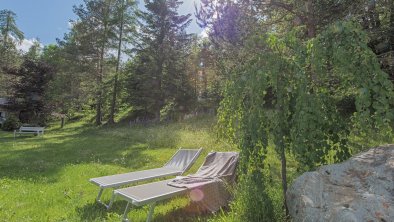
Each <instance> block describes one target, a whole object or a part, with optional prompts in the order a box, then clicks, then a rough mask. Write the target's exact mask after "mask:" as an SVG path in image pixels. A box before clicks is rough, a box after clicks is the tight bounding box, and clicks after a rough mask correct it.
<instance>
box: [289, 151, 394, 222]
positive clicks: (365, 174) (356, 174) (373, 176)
mask: <svg viewBox="0 0 394 222" xmlns="http://www.w3.org/2000/svg"><path fill="white" fill-rule="evenodd" d="M286 199H287V205H288V208H289V212H290V215H291V216H292V218H293V220H294V221H305V222H306V221H312V222H316V221H335V222H353V221H366V222H369V221H380V222H389V221H394V145H387V146H381V147H376V148H373V149H371V150H369V151H367V152H364V153H361V154H359V155H356V156H354V157H352V158H350V159H349V160H347V161H345V162H343V163H340V164H333V165H328V166H323V167H320V168H319V169H318V170H317V171H314V172H307V173H304V174H303V175H301V176H300V177H298V178H297V179H296V180H295V181H294V183H293V184H292V186H291V187H290V189H288V191H287V194H286Z"/></svg>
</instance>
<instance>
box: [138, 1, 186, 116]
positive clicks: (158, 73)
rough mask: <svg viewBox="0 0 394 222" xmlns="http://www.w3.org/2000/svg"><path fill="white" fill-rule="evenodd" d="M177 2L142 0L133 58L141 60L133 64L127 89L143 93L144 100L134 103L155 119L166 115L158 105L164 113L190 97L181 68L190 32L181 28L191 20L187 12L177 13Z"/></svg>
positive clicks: (183, 105) (183, 104)
mask: <svg viewBox="0 0 394 222" xmlns="http://www.w3.org/2000/svg"><path fill="white" fill-rule="evenodd" d="M181 4H182V2H180V1H178V0H146V1H145V7H146V9H147V12H143V13H142V16H141V18H142V22H141V23H142V24H144V26H142V27H141V34H140V36H141V38H140V39H139V43H138V48H137V59H136V60H135V62H141V63H140V64H135V65H134V68H135V71H134V73H133V78H135V79H134V80H131V81H132V82H133V84H132V85H134V86H132V88H131V90H135V89H138V90H139V91H140V92H135V91H131V94H143V95H141V96H143V98H144V99H143V100H138V102H141V103H135V104H134V105H135V106H137V107H138V106H139V107H144V109H146V110H145V111H147V112H148V113H150V114H152V115H153V116H154V117H155V119H156V120H160V118H161V117H163V115H166V114H165V113H162V114H161V113H160V111H161V110H162V108H164V107H166V109H163V111H165V112H168V111H170V110H171V111H173V110H174V109H178V110H181V109H182V107H185V101H186V100H187V99H186V98H189V97H190V94H189V92H191V90H188V89H187V88H188V87H189V84H188V81H187V78H186V75H187V74H186V71H185V67H186V64H185V61H186V59H185V57H186V55H187V54H188V52H189V46H190V35H188V34H186V31H185V29H186V28H187V26H188V25H189V24H190V22H191V20H190V14H188V15H178V12H177V9H178V7H179V5H181ZM142 70H144V71H142ZM141 71H142V72H141ZM133 97H134V96H133ZM134 98H135V97H134ZM134 102H137V101H136V100H135V101H134ZM171 111H170V112H171Z"/></svg>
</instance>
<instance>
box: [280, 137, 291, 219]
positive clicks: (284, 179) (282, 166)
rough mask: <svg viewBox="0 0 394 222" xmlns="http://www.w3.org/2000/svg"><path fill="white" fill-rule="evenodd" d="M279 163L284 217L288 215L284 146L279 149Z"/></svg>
mask: <svg viewBox="0 0 394 222" xmlns="http://www.w3.org/2000/svg"><path fill="white" fill-rule="evenodd" d="M280 151H281V153H280V161H281V172H282V173H281V174H282V189H283V197H284V200H283V201H284V207H285V210H286V215H289V209H288V207H287V201H286V192H287V172H286V150H285V146H284V144H282V147H281V148H280Z"/></svg>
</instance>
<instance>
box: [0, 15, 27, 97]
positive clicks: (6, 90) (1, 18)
mask: <svg viewBox="0 0 394 222" xmlns="http://www.w3.org/2000/svg"><path fill="white" fill-rule="evenodd" d="M23 38H24V36H23V32H22V31H21V30H20V29H19V28H18V27H17V25H16V14H15V13H14V12H12V11H10V10H0V96H1V95H2V96H9V95H10V94H11V89H10V85H11V84H10V83H12V82H13V79H12V78H11V77H10V76H8V75H6V73H7V69H10V68H15V67H17V66H18V65H19V63H20V61H19V60H20V55H19V52H18V51H17V49H16V47H15V41H14V40H16V41H19V42H20V41H22V40H23ZM11 61H12V62H11Z"/></svg>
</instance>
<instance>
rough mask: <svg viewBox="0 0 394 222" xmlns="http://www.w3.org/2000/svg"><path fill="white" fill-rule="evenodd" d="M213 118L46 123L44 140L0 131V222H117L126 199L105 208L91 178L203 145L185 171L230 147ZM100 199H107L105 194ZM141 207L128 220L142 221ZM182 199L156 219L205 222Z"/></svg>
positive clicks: (158, 211)
mask: <svg viewBox="0 0 394 222" xmlns="http://www.w3.org/2000/svg"><path fill="white" fill-rule="evenodd" d="M214 122H215V121H214V119H213V118H210V117H208V118H207V117H205V118H197V119H193V120H189V121H185V122H180V123H171V124H160V125H152V126H133V127H129V126H127V125H120V126H114V127H92V126H90V125H88V124H86V123H84V122H75V123H69V124H67V125H66V127H65V128H64V129H59V128H58V125H55V126H52V127H50V128H49V130H48V131H47V132H46V133H45V135H44V137H36V136H21V137H17V138H16V139H15V140H14V138H13V135H12V133H10V132H3V131H1V132H0V200H1V201H0V221H120V219H121V215H122V213H123V210H124V207H125V202H124V201H121V200H119V201H117V202H115V205H114V207H113V208H112V209H111V210H110V211H107V210H105V209H104V207H103V206H101V205H99V204H96V203H95V201H94V200H95V197H96V195H97V192H98V187H97V186H94V185H93V184H91V183H89V182H88V180H89V178H92V177H99V176H104V175H111V174H116V173H124V172H129V171H133V170H142V169H149V168H154V167H159V166H162V165H163V164H164V163H165V162H166V161H167V160H168V159H169V158H170V157H171V156H172V155H173V154H174V152H175V151H176V150H177V149H178V148H179V147H184V148H198V147H203V148H204V152H203V153H202V155H201V156H200V158H199V159H198V161H197V163H196V164H195V165H194V166H193V167H192V168H191V169H190V171H189V172H195V171H196V170H197V168H198V166H199V165H200V164H201V163H202V161H203V159H204V156H205V155H206V154H207V153H208V152H209V151H211V150H216V151H228V150H234V148H233V147H231V146H230V145H228V144H226V143H224V142H222V141H219V140H217V139H216V137H215V133H214V132H213V130H212V128H213V124H214ZM103 198H104V200H106V201H108V200H109V198H110V192H109V190H108V191H107V192H106V193H104V197H103ZM147 210H148V209H147V207H142V208H134V209H132V210H131V212H130V213H129V218H130V219H131V221H144V220H145V219H146V215H147ZM209 218H214V216H212V215H206V214H200V213H199V212H197V211H195V210H194V207H193V205H190V204H189V202H188V200H187V199H186V198H178V199H174V200H170V201H167V202H164V203H162V204H159V205H158V206H157V207H156V209H155V214H154V219H155V220H156V221H205V220H207V219H209Z"/></svg>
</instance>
